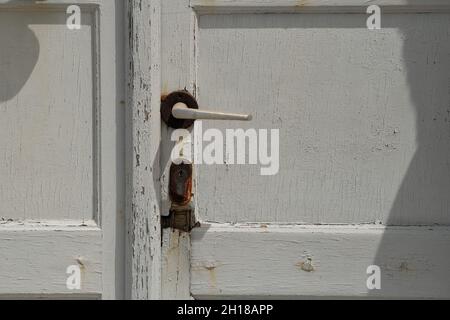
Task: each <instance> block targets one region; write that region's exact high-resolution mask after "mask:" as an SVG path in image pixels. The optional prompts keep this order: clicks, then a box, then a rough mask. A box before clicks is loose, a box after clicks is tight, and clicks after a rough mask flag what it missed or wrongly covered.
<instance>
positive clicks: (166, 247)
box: [162, 229, 191, 300]
mask: <svg viewBox="0 0 450 320" xmlns="http://www.w3.org/2000/svg"><path fill="white" fill-rule="evenodd" d="M162 252H163V255H162V257H163V261H162V299H164V300H186V299H190V297H191V291H190V286H191V274H190V272H191V268H190V258H191V236H190V234H188V233H186V232H181V231H178V230H172V229H166V230H163V242H162Z"/></svg>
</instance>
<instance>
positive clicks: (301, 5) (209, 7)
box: [191, 0, 450, 14]
mask: <svg viewBox="0 0 450 320" xmlns="http://www.w3.org/2000/svg"><path fill="white" fill-rule="evenodd" d="M370 5H378V6H380V7H382V8H383V12H423V11H426V12H442V11H443V10H445V11H448V10H449V9H450V4H449V3H448V1H447V0H371V1H370V2H368V1H366V0H213V1H211V0H191V6H192V7H193V8H194V9H195V11H197V12H199V13H202V14H205V13H214V14H220V13H276V12H278V13H280V12H309V13H313V12H327V13H337V12H340V13H343V12H358V13H365V12H366V11H365V10H366V8H367V7H368V6H370Z"/></svg>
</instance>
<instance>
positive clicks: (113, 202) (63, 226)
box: [0, 0, 124, 299]
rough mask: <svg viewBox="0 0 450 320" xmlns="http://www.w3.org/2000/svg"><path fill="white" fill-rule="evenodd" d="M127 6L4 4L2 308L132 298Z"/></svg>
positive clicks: (104, 0)
mask: <svg viewBox="0 0 450 320" xmlns="http://www.w3.org/2000/svg"><path fill="white" fill-rule="evenodd" d="M73 5H75V6H76V7H73ZM69 6H72V8H69ZM122 8H123V3H122V2H121V1H111V0H99V1H81V0H80V1H45V2H43V1H40V2H39V3H37V2H35V1H14V0H13V1H0V41H1V49H0V200H1V203H0V257H1V262H0V298H11V297H16V298H26V299H28V298H55V297H56V298H105V299H111V298H120V297H123V296H124V267H123V264H124V256H123V254H124V244H123V242H124V240H123V239H124V238H123V229H124V228H123V225H124V156H123V148H124V146H123V140H124V138H123V136H124V115H123V113H124V111H123V103H124V77H123V75H124V67H123V63H122V60H123V48H122V47H123V41H122V38H123V31H122V30H123V15H124V11H123V9H122ZM68 9H70V10H68ZM78 9H79V13H80V19H81V21H80V25H79V28H76V27H75V28H73V27H70V28H69V25H68V22H69V24H70V25H71V26H74V24H77V19H76V17H75V16H73V14H76V13H77V12H78V11H77V10H78ZM71 17H72V18H75V19H72V18H71Z"/></svg>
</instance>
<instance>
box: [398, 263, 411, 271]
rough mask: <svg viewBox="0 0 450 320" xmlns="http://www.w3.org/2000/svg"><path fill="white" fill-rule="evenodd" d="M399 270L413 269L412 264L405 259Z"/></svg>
mask: <svg viewBox="0 0 450 320" xmlns="http://www.w3.org/2000/svg"><path fill="white" fill-rule="evenodd" d="M399 270H400V271H401V272H408V271H412V269H411V268H410V266H409V265H408V262H406V261H403V262H402V263H401V264H400V267H399Z"/></svg>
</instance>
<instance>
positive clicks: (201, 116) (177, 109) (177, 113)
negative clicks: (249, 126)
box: [172, 102, 252, 121]
mask: <svg viewBox="0 0 450 320" xmlns="http://www.w3.org/2000/svg"><path fill="white" fill-rule="evenodd" d="M172 115H173V116H174V118H176V119H183V120H237V121H251V120H252V116H251V115H249V114H237V113H223V112H216V111H205V110H196V109H190V108H189V107H188V106H187V105H186V104H185V103H183V102H178V103H177V104H175V106H174V107H173V109H172Z"/></svg>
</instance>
